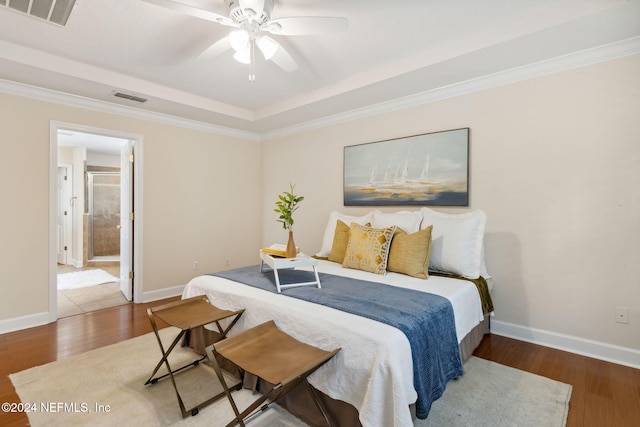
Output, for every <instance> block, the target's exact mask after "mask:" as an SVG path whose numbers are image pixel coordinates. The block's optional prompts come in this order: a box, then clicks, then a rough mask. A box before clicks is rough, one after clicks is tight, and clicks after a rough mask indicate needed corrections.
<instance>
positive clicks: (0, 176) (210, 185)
mask: <svg viewBox="0 0 640 427" xmlns="http://www.w3.org/2000/svg"><path fill="white" fill-rule="evenodd" d="M52 120H53V121H60V122H65V123H73V124H77V125H82V126H89V127H94V128H100V129H109V130H114V131H117V132H124V133H130V134H137V135H142V137H143V148H144V149H143V178H142V179H143V182H142V185H143V192H144V196H143V197H144V201H143V203H144V205H143V213H144V218H143V224H144V240H143V242H142V244H143V251H144V258H143V260H142V264H143V268H142V270H143V271H142V274H143V278H144V283H142V286H143V289H142V291H143V292H144V293H147V294H148V293H149V292H151V293H153V292H154V291H157V290H161V289H164V288H168V287H173V286H178V285H182V284H185V283H187V282H188V280H189V279H190V278H192V277H193V276H195V275H196V274H199V273H203V272H208V271H214V270H220V269H222V268H224V263H225V261H226V259H227V258H228V259H229V261H230V263H231V266H240V265H247V264H250V263H251V262H255V259H254V258H255V250H256V248H257V247H259V245H260V234H261V229H260V227H261V224H260V222H259V221H257V215H256V212H258V211H259V210H260V208H261V205H260V203H261V199H260V191H261V189H260V184H259V182H260V175H261V166H260V162H261V148H260V144H259V143H257V142H253V141H246V140H241V139H237V138H231V137H224V136H218V135H214V134H211V133H205V132H198V131H192V130H186V129H183V128H178V127H173V126H168V125H162V124H157V123H152V122H148V121H144V120H139V119H133V118H127V117H124V116H119V115H112V114H106V113H99V112H95V111H91V110H84V109H79V108H72V107H66V106H62V105H55V104H51V103H47V102H42V101H36V100H32V99H28V98H22V97H17V96H11V95H5V94H0V128H1V129H2V158H4V159H10V161H6V162H3V167H2V169H1V170H0V194H2V199H3V209H1V210H0V224H1V225H0V233H1V235H2V245H0V260H1V261H0V263H1V265H2V272H3V274H2V279H1V283H0V323H1V322H2V321H6V320H7V319H14V318H21V317H24V318H29V316H36V315H39V314H42V313H46V312H47V311H48V309H49V248H50V246H49V144H50V142H49V133H50V122H51V121H52ZM193 261H199V263H200V269H199V271H194V270H193Z"/></svg>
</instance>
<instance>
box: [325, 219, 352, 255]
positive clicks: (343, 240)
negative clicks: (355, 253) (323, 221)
mask: <svg viewBox="0 0 640 427" xmlns="http://www.w3.org/2000/svg"><path fill="white" fill-rule="evenodd" d="M348 243H349V226H348V225H347V224H345V223H344V222H342V221H340V220H338V222H337V224H336V231H335V233H334V235H333V245H331V253H330V254H329V261H333V262H339V263H340V264H342V262H343V261H344V254H345V252H347V244H348Z"/></svg>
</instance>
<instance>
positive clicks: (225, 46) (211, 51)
mask: <svg viewBox="0 0 640 427" xmlns="http://www.w3.org/2000/svg"><path fill="white" fill-rule="evenodd" d="M229 49H231V43H229V37H227V36H225V37H223V38H221V39H220V40H218V41H217V42H215V43H214V44H212V45H211V46H209V47H208V48H206V49H205V50H204V51H202V53H201V54H200V55H198V58H197V59H198V60H201V59H212V58H215V57H216V56H218V55H221V54H223V53H224V52H226V51H227V50H229Z"/></svg>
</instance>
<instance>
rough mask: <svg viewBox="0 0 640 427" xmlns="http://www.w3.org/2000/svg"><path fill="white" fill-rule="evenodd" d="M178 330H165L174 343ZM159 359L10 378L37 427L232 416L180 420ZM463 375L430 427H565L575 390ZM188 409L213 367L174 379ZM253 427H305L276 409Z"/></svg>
mask: <svg viewBox="0 0 640 427" xmlns="http://www.w3.org/2000/svg"><path fill="white" fill-rule="evenodd" d="M177 332H178V330H177V329H175V328H172V327H170V328H165V329H162V330H161V336H162V340H163V342H166V343H170V342H171V341H172V339H173V337H175V336H176V334H177ZM194 357H195V355H194V353H192V351H191V349H190V348H188V347H187V348H176V350H174V352H173V353H172V356H171V358H170V362H171V363H172V366H174V367H177V366H181V363H182V362H185V361H191V360H193V359H194ZM159 359H160V350H159V347H158V345H157V342H156V338H155V336H154V335H153V334H152V333H151V334H147V335H143V336H140V337H137V338H133V339H130V340H127V341H123V342H121V343H118V344H114V345H111V346H107V347H103V348H101V349H97V350H92V351H90V352H87V353H84V354H81V355H78V356H74V357H71V358H69V359H65V360H61V361H57V362H52V363H49V364H47V365H43V366H37V367H34V368H31V369H28V370H25V371H22V372H19V373H16V374H11V375H10V376H9V377H10V379H11V381H12V382H13V384H14V387H15V388H16V391H17V393H18V395H19V396H20V398H21V400H22V402H24V403H29V404H31V405H35V408H37V410H35V411H32V412H30V413H29V414H28V416H29V421H30V423H31V425H32V426H36V427H37V426H59V425H65V426H85V425H91V426H114V425H118V426H137V427H139V426H145V427H146V426H179V427H182V426H185V427H190V426H222V425H225V424H226V423H227V422H228V421H229V420H231V418H233V412H232V410H231V407H230V405H229V403H228V401H227V400H226V399H221V400H219V401H217V402H215V403H213V404H212V405H209V406H207V407H205V408H203V409H201V410H200V412H199V414H198V415H196V416H193V417H192V416H189V417H187V418H182V415H181V413H180V410H179V406H178V401H177V398H176V394H175V391H174V389H173V388H172V386H171V382H170V381H169V380H168V379H164V380H161V381H159V382H158V383H157V384H154V385H150V386H145V385H144V383H145V381H146V380H147V379H148V377H149V375H150V374H151V371H152V370H153V368H154V367H155V365H156V363H157V362H158V360H159ZM465 371H466V373H465V375H464V376H463V377H462V378H460V379H458V380H454V381H451V382H450V383H449V384H448V385H447V389H446V391H445V393H444V395H443V397H442V398H441V399H439V400H438V401H436V402H435V403H434V405H433V407H432V410H431V413H430V415H429V418H428V419H426V420H417V421H416V422H415V427H426V426H445V425H446V426H474V427H476V426H494V427H495V426H536V427H538V426H563V425H565V423H566V416H567V411H568V404H569V398H570V394H571V386H570V385H567V384H562V383H559V382H556V381H553V380H550V379H548V378H544V377H540V376H536V375H533V374H530V373H527V372H523V371H519V370H517V369H513V368H509V367H506V366H502V365H499V364H496V363H493V362H489V361H486V360H483V359H479V358H475V357H472V358H471V359H469V361H468V362H467V363H465ZM176 382H177V384H178V388H179V390H180V393H181V394H182V397H183V399H184V401H185V405H186V406H187V408H189V407H191V406H195V405H196V404H198V403H200V402H201V401H202V400H204V399H203V398H205V397H207V396H209V395H214V394H216V393H217V392H218V391H219V390H220V388H219V387H220V386H219V384H218V382H217V380H216V377H215V374H214V373H213V370H212V369H211V368H210V367H209V366H208V364H207V363H204V362H203V363H201V364H200V365H199V366H197V367H195V368H189V369H186V370H184V371H182V372H181V373H179V374H178V375H176ZM235 393H236V394H234V396H236V399H237V402H238V404H239V406H241V407H244V406H243V405H245V406H246V405H247V404H248V403H249V402H251V401H253V400H255V396H253V395H252V393H251V391H249V390H240V391H238V392H235ZM248 425H249V426H274V427H275V426H278V427H280V426H282V427H302V426H305V424H304V423H302V422H301V421H300V420H298V419H297V418H295V417H293V416H292V415H290V414H289V413H288V412H286V411H285V410H284V409H282V408H280V407H279V406H277V405H274V406H272V407H271V408H270V409H268V410H267V411H264V412H263V413H261V414H260V415H258V416H257V417H256V418H254V419H253V420H252V421H251V422H250V423H248Z"/></svg>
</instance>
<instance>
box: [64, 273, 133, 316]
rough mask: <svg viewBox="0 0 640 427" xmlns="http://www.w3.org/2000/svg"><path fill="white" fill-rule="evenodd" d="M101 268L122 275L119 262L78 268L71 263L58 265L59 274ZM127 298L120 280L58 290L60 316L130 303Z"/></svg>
mask: <svg viewBox="0 0 640 427" xmlns="http://www.w3.org/2000/svg"><path fill="white" fill-rule="evenodd" d="M97 268H100V269H101V270H104V271H106V272H107V273H109V274H111V275H112V276H115V277H119V276H120V266H119V265H118V263H109V264H108V265H105V266H103V267H102V266H101V267H82V268H76V267H73V266H70V265H58V274H62V273H69V272H73V271H81V270H95V269H97ZM128 303H129V302H128V301H127V299H126V298H125V297H124V295H122V292H121V291H120V284H119V283H118V282H111V283H104V284H102V285H96V286H87V287H84V288H77V289H66V290H61V291H58V318H59V319H60V318H63V317H69V316H74V315H76V314H82V313H88V312H91V311H96V310H101V309H103V308H109V307H115V306H118V305H122V304H128Z"/></svg>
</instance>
